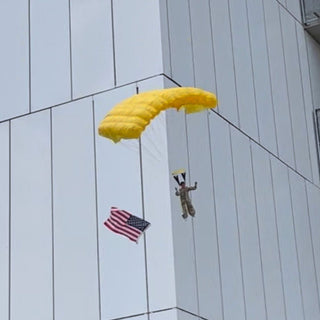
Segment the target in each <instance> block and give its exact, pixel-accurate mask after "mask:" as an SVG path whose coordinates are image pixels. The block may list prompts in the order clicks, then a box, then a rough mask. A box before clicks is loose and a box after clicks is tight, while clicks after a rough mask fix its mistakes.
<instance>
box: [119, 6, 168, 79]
mask: <svg viewBox="0 0 320 320" xmlns="http://www.w3.org/2000/svg"><path fill="white" fill-rule="evenodd" d="M113 17H114V42H115V63H116V74H117V84H125V83H128V82H132V81H135V80H137V79H143V78H146V77H148V76H150V75H155V74H160V73H162V72H163V67H162V49H161V27H160V7H159V1H149V0H136V1H127V0H116V1H113Z"/></svg>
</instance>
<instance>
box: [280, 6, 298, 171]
mask: <svg viewBox="0 0 320 320" xmlns="http://www.w3.org/2000/svg"><path fill="white" fill-rule="evenodd" d="M277 7H278V15H279V22H280V35H281V46H282V54H283V61H284V64H283V66H284V70H285V78H286V88H287V90H286V91H287V99H288V107H289V120H290V128H291V138H292V147H293V150H292V151H293V159H294V166H295V168H297V160H296V148H295V142H294V135H293V124H292V112H291V101H290V95H289V84H288V75H287V64H286V55H285V50H284V36H283V28H282V22H281V9H280V6H279V4H278V6H277Z"/></svg>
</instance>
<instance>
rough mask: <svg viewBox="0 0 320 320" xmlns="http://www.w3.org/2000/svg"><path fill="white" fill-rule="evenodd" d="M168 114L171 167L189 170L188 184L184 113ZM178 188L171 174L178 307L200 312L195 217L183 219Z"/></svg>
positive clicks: (174, 112)
mask: <svg viewBox="0 0 320 320" xmlns="http://www.w3.org/2000/svg"><path fill="white" fill-rule="evenodd" d="M166 116H167V131H168V153H169V170H170V172H173V171H174V170H177V169H180V168H184V169H186V170H187V176H186V177H187V184H190V180H189V177H190V176H189V173H190V171H189V165H188V147H187V135H186V121H185V114H184V112H177V111H176V110H173V109H169V110H167V112H166ZM175 187H176V188H178V185H177V183H176V182H175V180H174V179H173V178H172V176H171V174H170V195H171V211H172V226H173V243H174V258H175V278H176V294H177V306H178V307H179V308H182V309H185V310H188V311H189V312H192V313H198V303H197V299H198V298H197V289H198V287H197V278H196V261H195V252H194V241H195V239H194V224H193V218H192V217H190V216H189V217H188V218H187V219H183V218H182V216H181V215H182V209H181V205H180V199H179V197H177V196H176V195H175V189H174V188H175Z"/></svg>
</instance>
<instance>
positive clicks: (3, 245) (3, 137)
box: [0, 122, 10, 320]
mask: <svg viewBox="0 0 320 320" xmlns="http://www.w3.org/2000/svg"><path fill="white" fill-rule="evenodd" d="M9 148H10V146H9V122H5V123H2V124H0V150H1V157H0V212H1V214H0V318H1V319H3V320H9V241H10V240H9V228H10V226H9V221H10V218H9V214H10V212H9V210H10V209H9V201H10V198H9V186H10V182H9V179H10V177H9V174H10V172H9V168H10V167H9Z"/></svg>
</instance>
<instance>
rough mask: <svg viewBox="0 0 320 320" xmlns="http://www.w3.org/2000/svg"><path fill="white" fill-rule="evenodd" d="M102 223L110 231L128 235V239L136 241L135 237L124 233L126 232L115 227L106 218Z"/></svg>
mask: <svg viewBox="0 0 320 320" xmlns="http://www.w3.org/2000/svg"><path fill="white" fill-rule="evenodd" d="M104 225H105V226H106V227H108V228H109V229H110V230H111V231H113V232H116V233H119V234H122V235H124V236H126V237H128V238H129V239H130V240H132V241H136V239H137V237H133V236H131V235H129V234H126V233H125V232H123V231H120V230H119V229H118V228H115V227H114V226H113V225H112V224H111V223H110V222H109V221H108V220H107V221H105V222H104Z"/></svg>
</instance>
